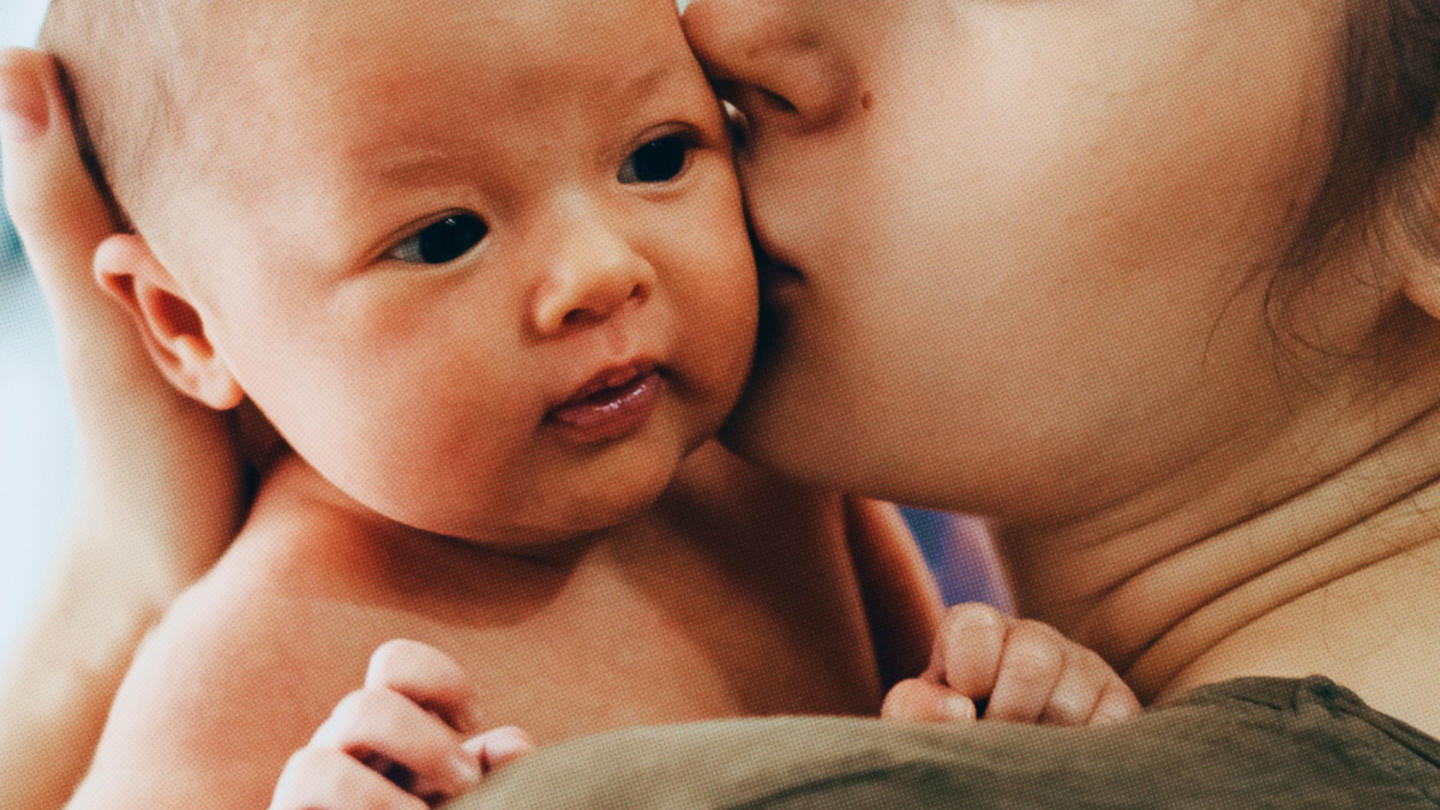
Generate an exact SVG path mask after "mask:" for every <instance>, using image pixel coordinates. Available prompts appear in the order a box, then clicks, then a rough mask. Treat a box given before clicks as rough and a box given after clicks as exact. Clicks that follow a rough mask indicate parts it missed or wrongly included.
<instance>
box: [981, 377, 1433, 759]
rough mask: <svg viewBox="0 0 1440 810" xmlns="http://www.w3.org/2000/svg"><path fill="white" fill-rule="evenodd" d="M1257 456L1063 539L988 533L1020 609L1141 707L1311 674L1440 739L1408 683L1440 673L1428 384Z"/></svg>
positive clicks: (1236, 453)
mask: <svg viewBox="0 0 1440 810" xmlns="http://www.w3.org/2000/svg"><path fill="white" fill-rule="evenodd" d="M1420 377H1424V378H1425V379H1420ZM1257 446H1259V447H1260V448H1261V449H1260V450H1259V451H1256V450H1255V449H1254V448H1253V447H1252V448H1227V449H1223V450H1221V451H1219V452H1217V453H1215V454H1214V455H1213V457H1212V458H1210V459H1207V462H1211V463H1209V464H1208V465H1201V466H1198V467H1197V468H1196V469H1194V470H1191V471H1187V474H1186V475H1183V476H1180V477H1176V478H1173V479H1171V480H1169V481H1166V482H1164V483H1163V484H1162V485H1158V486H1156V487H1155V488H1153V489H1152V490H1150V491H1148V492H1146V493H1143V494H1142V495H1141V496H1140V497H1137V498H1133V499H1130V500H1128V501H1127V502H1126V503H1124V504H1121V505H1119V506H1117V507H1114V508H1111V509H1109V510H1107V511H1106V512H1105V513H1103V514H1096V515H1091V516H1089V517H1087V518H1086V519H1084V520H1082V521H1076V522H1072V523H1069V524H1067V525H1066V526H1063V527H1044V528H1035V527H1028V528H1027V527H1018V526H1012V527H1000V528H999V529H998V531H997V539H998V540H999V543H1000V546H1001V548H1002V553H1003V554H1004V556H1005V558H1006V562H1007V564H1008V566H1009V569H1010V573H1011V576H1012V578H1013V584H1014V586H1015V590H1016V598H1017V602H1018V604H1019V606H1020V609H1021V610H1022V612H1024V613H1025V614H1027V615H1031V616H1035V617H1036V618H1040V619H1044V620H1046V621H1049V622H1052V623H1054V624H1055V625H1056V626H1058V627H1060V628H1061V629H1062V630H1064V631H1066V632H1067V633H1069V634H1071V635H1072V636H1073V637H1074V638H1076V639H1077V640H1078V641H1080V642H1082V643H1085V644H1088V645H1090V646H1092V647H1093V648H1095V649H1096V650H1097V651H1098V652H1100V653H1101V654H1102V655H1103V656H1105V658H1106V659H1107V660H1109V661H1110V662H1111V663H1112V664H1113V665H1114V666H1116V667H1117V669H1119V670H1120V671H1121V672H1122V673H1123V674H1124V675H1125V676H1126V679H1127V680H1128V681H1129V682H1130V683H1131V685H1132V686H1133V687H1134V688H1135V689H1136V691H1137V692H1138V693H1139V694H1140V695H1141V697H1142V699H1146V700H1151V699H1155V698H1157V697H1163V696H1167V695H1170V694H1173V693H1176V692H1178V691H1182V690H1184V689H1187V688H1190V687H1193V686H1198V685H1201V684H1203V683H1209V682H1214V681H1219V680H1224V679H1227V678H1233V677H1240V676H1245V675H1283V676H1302V675H1307V674H1312V673H1319V674H1324V675H1329V676H1331V677H1334V678H1336V679H1337V680H1341V681H1342V682H1344V683H1346V684H1347V685H1350V686H1352V688H1355V689H1357V690H1358V691H1360V693H1361V696H1362V697H1364V698H1365V699H1367V700H1368V701H1370V702H1371V703H1372V704H1373V705H1376V706H1377V707H1379V708H1381V709H1382V710H1386V711H1392V712H1393V713H1395V714H1397V716H1400V717H1402V719H1407V720H1410V721H1411V722H1412V723H1415V724H1416V725H1419V726H1420V727H1422V728H1425V729H1427V730H1429V731H1432V732H1434V731H1437V730H1440V711H1434V710H1430V709H1428V708H1426V707H1423V706H1421V705H1420V704H1419V703H1417V702H1415V701H1414V699H1413V696H1414V695H1415V694H1417V692H1421V691H1422V690H1417V689H1416V688H1415V686H1416V684H1415V683H1414V678H1413V677H1411V675H1412V674H1413V673H1415V672H1433V671H1434V670H1435V668H1436V667H1440V632H1437V630H1440V588H1435V587H1434V581H1435V577H1434V572H1435V571H1436V570H1440V375H1436V374H1434V373H1431V372H1429V371H1428V370H1426V371H1423V372H1421V373H1420V374H1417V375H1415V378H1414V379H1409V380H1402V381H1401V382H1400V383H1398V384H1395V385H1394V386H1393V387H1391V388H1389V389H1387V391H1386V393H1385V395H1384V396H1383V397H1379V396H1378V395H1375V396H1372V397H1368V398H1362V397H1355V396H1347V397H1346V398H1345V404H1344V405H1343V406H1341V405H1334V404H1333V403H1332V404H1330V405H1327V406H1323V407H1316V408H1313V409H1310V410H1309V411H1308V412H1306V413H1299V414H1295V415H1294V418H1292V419H1290V420H1288V423H1287V425H1286V427H1285V429H1284V430H1282V431H1280V432H1278V433H1276V434H1274V435H1272V436H1270V437H1268V438H1267V439H1266V440H1265V441H1263V442H1258V443H1257ZM1227 456H1228V458H1227ZM1176 504H1179V505H1178V506H1177V505H1176ZM1412 704H1413V705H1412ZM1431 713H1433V714H1434V716H1433V717H1430V716H1429V714H1431Z"/></svg>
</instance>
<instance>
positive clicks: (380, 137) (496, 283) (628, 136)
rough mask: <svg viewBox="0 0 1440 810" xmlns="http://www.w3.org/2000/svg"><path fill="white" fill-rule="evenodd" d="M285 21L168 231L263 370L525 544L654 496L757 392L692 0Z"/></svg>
mask: <svg viewBox="0 0 1440 810" xmlns="http://www.w3.org/2000/svg"><path fill="white" fill-rule="evenodd" d="M276 5H279V4H276ZM247 13H248V12H247ZM258 14H259V16H260V17H263V19H256V20H249V21H247V34H246V36H243V37H242V36H240V35H238V34H237V39H236V44H235V46H234V47H233V49H232V51H231V56H232V58H233V64H230V65H227V66H225V68H224V71H225V80H224V81H223V82H222V81H217V82H216V83H215V85H214V87H213V94H212V95H210V96H209V97H208V98H207V99H205V100H204V102H203V105H202V106H203V109H200V110H195V111H193V113H194V114H195V115H197V116H199V121H200V125H199V126H198V128H196V129H195V135H194V139H193V141H194V143H195V144H196V149H195V151H194V154H193V155H191V158H192V159H193V161H194V165H197V166H204V167H205V171H204V172H203V173H197V174H199V175H200V176H198V177H196V179H195V181H194V182H193V183H191V184H189V186H188V187H186V188H183V189H181V190H180V191H179V197H178V198H177V199H179V200H180V201H181V203H182V205H179V206H176V207H175V210H178V211H180V212H181V213H179V214H175V215H172V216H171V217H170V219H169V220H168V224H169V225H170V227H168V228H166V229H164V232H163V233H160V234H159V235H158V237H157V236H156V235H151V234H147V238H148V239H149V242H150V243H151V246H152V249H153V250H154V251H155V253H156V255H157V256H158V257H159V258H160V259H161V261H162V262H163V263H164V264H165V265H166V266H168V267H172V268H180V269H181V270H180V272H177V276H179V277H180V279H181V281H182V283H183V284H184V286H185V288H186V290H185V291H186V293H187V295H188V297H189V299H190V300H191V301H192V303H194V304H195V305H196V308H197V310H198V311H199V313H200V315H201V318H202V320H203V322H204V325H205V329H206V336H207V337H208V338H209V339H210V341H211V342H212V343H213V344H214V346H215V347H216V349H217V352H218V353H219V355H220V356H221V357H222V358H223V360H224V362H225V363H226V365H227V366H228V368H229V369H230V371H231V372H232V373H233V375H234V377H235V379H236V380H237V381H238V382H239V383H240V385H241V387H243V388H244V390H245V391H246V392H247V393H248V394H249V395H250V396H251V397H252V398H253V399H254V400H255V401H256V402H257V404H258V405H259V406H260V407H261V409H262V410H263V411H264V412H265V413H266V414H267V415H268V416H269V417H270V419H271V420H272V421H273V423H274V424H275V425H276V426H277V427H278V428H279V430H280V431H281V432H282V433H283V434H284V435H285V437H286V438H287V439H288V440H289V441H290V442H291V444H292V445H293V446H294V447H295V449H296V450H297V451H298V452H299V453H300V454H301V455H302V456H304V457H305V458H306V459H307V460H308V461H309V462H310V463H311V464H313V465H314V466H315V467H316V468H317V469H318V470H319V471H320V472H321V473H322V474H324V475H325V476H326V477H328V478H329V479H330V480H331V481H332V482H334V483H336V484H337V485H338V486H339V487H340V488H341V489H343V490H344V491H345V492H346V493H348V494H349V495H351V496H352V497H354V498H356V499H357V500H359V501H360V502H362V503H364V504H365V505H367V506H369V507H371V508H373V509H375V510H377V511H379V512H380V513H382V514H384V515H386V516H388V517H391V518H394V519H397V520H399V521H402V522H404V523H408V524H411V525H414V526H417V527H420V528H423V529H426V530H430V531H436V532H442V533H446V534H451V535H457V536H461V537H467V538H471V539H486V540H496V541H501V542H524V541H527V540H530V539H533V538H543V537H549V536H552V535H553V534H554V533H557V532H561V533H574V532H577V531H583V530H588V529H594V528H597V527H600V526H604V525H607V524H610V523H613V522H615V521H617V520H619V519H622V518H623V517H624V516H625V515H626V514H627V513H628V512H629V511H630V510H633V509H634V508H636V507H638V506H641V505H643V504H645V503H647V502H648V501H650V500H652V499H653V498H655V497H656V496H657V495H658V494H659V493H660V491H661V490H662V489H663V488H664V487H665V486H666V484H667V483H668V482H669V480H670V478H671V476H672V475H673V473H674V471H675V468H676V465H677V464H678V463H679V461H680V460H681V459H682V457H684V456H685V455H686V453H688V452H689V451H690V450H692V449H693V448H695V447H696V446H697V445H698V444H699V443H700V442H702V441H703V440H704V439H706V438H707V437H709V436H710V435H712V434H713V432H714V431H715V430H716V429H717V428H718V427H719V425H720V424H721V422H722V421H723V419H724V417H725V415H726V414H727V413H728V411H729V409H730V408H731V406H732V405H733V403H734V400H735V398H736V397H737V396H738V394H739V390H740V387H741V385H742V384H743V382H744V378H745V375H746V373H747V371H748V369H749V364H750V360H751V357H752V351H753V335H754V328H755V312H756V309H757V307H756V294H755V270H754V264H753V259H752V257H751V253H750V246H749V242H748V238H747V235H746V229H745V223H744V218H743V213H742V211H741V201H740V195H739V190H738V186H737V183H736V181H735V178H734V177H733V174H732V163H731V155H730V151H729V144H728V141H727V133H726V131H725V128H724V126H723V122H722V117H721V115H720V111H719V109H718V105H717V102H716V101H715V99H714V97H713V95H712V94H711V92H710V89H709V87H708V85H707V83H706V81H705V79H704V77H703V75H702V73H701V71H700V69H699V67H698V65H697V64H696V62H695V61H694V58H693V56H692V55H691V53H690V51H689V50H688V48H687V47H686V44H685V41H684V38H683V35H682V33H681V30H680V26H679V21H678V19H677V15H676V11H675V6H674V4H673V1H672V0H585V1H584V2H484V1H483V0H481V1H479V2H477V0H417V2H411V3H403V4H394V3H384V2H362V3H353V2H328V0H304V2H299V3H294V4H284V8H283V9H277V10H273V11H272V10H269V9H267V10H266V11H265V12H263V13H258Z"/></svg>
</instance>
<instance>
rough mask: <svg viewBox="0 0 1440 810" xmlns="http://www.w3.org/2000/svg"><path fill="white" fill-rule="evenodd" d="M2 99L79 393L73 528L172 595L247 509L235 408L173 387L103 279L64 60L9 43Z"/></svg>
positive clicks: (133, 580)
mask: <svg viewBox="0 0 1440 810" xmlns="http://www.w3.org/2000/svg"><path fill="white" fill-rule="evenodd" d="M0 110H3V117H0V121H3V130H0V145H3V158H4V180H5V202H6V206H7V208H8V209H9V211H10V215H11V217H12V218H13V219H14V222H15V226H16V229H17V231H18V232H19V234H20V238H21V241H22V242H23V243H24V245H25V251H26V253H27V254H28V256H29V258H30V262H31V265H32V267H33V268H34V270H35V274H36V276H37V277H38V278H39V280H40V284H41V286H42V287H43V288H44V290H45V293H46V297H47V299H48V301H49V303H50V308H51V313H52V315H53V317H54V322H55V326H56V329H57V332H58V335H59V347H60V354H61V359H62V361H63V363H64V366H65V372H66V377H67V378H68V381H69V384H70V391H71V395H72V397H73V399H74V406H75V416H76V421H77V428H78V433H79V439H80V451H81V464H80V482H79V483H80V487H79V489H78V491H79V493H80V499H79V502H78V503H77V505H76V510H75V514H74V517H75V519H76V520H77V521H78V523H77V524H76V531H77V532H78V535H77V538H78V539H80V541H81V542H85V543H89V544H91V545H92V551H94V552H96V553H98V554H99V555H100V556H102V557H105V558H107V563H108V565H107V566H106V569H105V570H106V571H108V572H110V573H109V575H111V576H113V575H114V574H116V573H123V574H125V575H128V577H129V581H128V585H129V586H133V587H138V588H140V589H142V590H143V591H144V592H145V594H146V596H147V598H149V599H151V600H152V601H153V602H154V603H155V604H156V606H157V607H163V606H164V605H165V604H167V603H168V602H169V599H170V598H171V597H173V596H174V595H175V594H176V593H177V592H178V591H179V590H181V589H183V588H184V587H185V586H186V585H188V584H189V583H190V582H191V581H193V580H194V579H195V578H196V577H198V576H199V575H200V574H202V573H204V572H205V571H206V570H207V569H208V568H209V567H210V566H211V565H212V564H213V563H214V562H215V560H216V559H217V558H218V557H219V555H220V552H221V551H223V550H224V548H225V546H226V545H227V544H228V543H229V541H230V540H231V538H232V537H233V536H234V534H235V531H236V528H237V526H238V523H239V520H240V518H241V516H242V515H241V513H242V510H243V507H244V504H243V497H244V493H243V486H242V472H243V467H242V462H241V456H240V453H239V451H238V450H237V442H236V440H235V430H234V427H233V425H232V420H231V418H230V417H228V416H227V415H222V414H217V413H215V412H213V411H210V410H208V409H206V408H204V407H203V406H201V405H199V404H198V403H195V402H193V401H191V400H189V399H186V398H185V397H183V396H181V395H180V394H179V393H178V392H176V391H175V390H174V389H173V388H171V387H170V386H169V385H168V384H167V383H166V381H165V380H164V378H162V377H161V375H160V373H159V371H157V370H156V368H155V366H154V364H153V363H151V361H150V358H149V356H148V355H147V353H146V350H145V348H144V345H143V344H142V342H141V341H140V339H139V336H138V334H137V332H136V330H135V328H134V327H133V326H132V325H131V324H130V322H129V320H128V317H127V316H126V315H125V314H124V312H123V311H122V310H121V309H120V308H119V307H118V306H116V305H114V304H113V303H112V302H110V301H109V300H107V299H106V298H105V296H104V294H103V293H102V292H101V291H100V289H99V287H98V285H97V284H96V283H95V279H94V276H93V272H92V265H93V261H94V257H95V250H96V248H97V247H98V246H99V245H100V243H101V242H102V241H103V240H104V239H105V237H107V236H109V235H111V234H112V233H114V232H115V231H116V230H117V225H116V222H115V220H114V218H113V217H112V216H111V212H110V211H109V210H108V209H107V206H106V203H105V201H104V198H103V197H102V195H101V194H100V193H99V192H98V191H97V189H96V188H95V185H94V183H93V182H92V180H91V177H90V175H89V173H88V172H87V171H86V170H85V167H84V165H83V164H82V162H81V160H80V155H79V150H78V149H77V147H76V143H75V139H74V137H73V135H72V132H73V130H72V127H71V121H70V113H69V110H68V104H67V103H66V101H65V96H64V94H63V91H62V88H61V84H60V81H59V71H58V69H57V67H56V65H55V63H54V61H53V60H52V59H51V58H50V57H48V56H46V55H45V54H41V53H37V52H34V51H24V50H9V51H5V52H3V53H0ZM110 565H113V566H116V568H113V569H112V568H110Z"/></svg>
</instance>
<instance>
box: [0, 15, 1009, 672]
mask: <svg viewBox="0 0 1440 810" xmlns="http://www.w3.org/2000/svg"><path fill="white" fill-rule="evenodd" d="M685 1H686V0H681V2H682V5H683V3H684V2H685ZM46 2H47V0H0V46H9V45H27V46H28V45H31V44H32V43H33V42H34V40H35V36H36V34H37V33H38V31H39V28H40V21H41V19H42V17H43V15H44V10H45V5H46ZM74 473H75V437H74V432H73V428H72V426H71V415H70V406H69V401H68V398H67V396H66V392H65V383H64V380H63V378H62V376H61V373H60V368H59V362H58V359H57V357H56V353H55V348H54V344H53V339H52V335H51V331H50V322H49V319H48V317H47V315H46V309H45V304H44V301H43V299H42V297H41V294H40V290H39V288H38V287H37V286H36V284H35V280H34V277H33V276H32V275H31V273H30V271H29V268H28V266H27V265H26V262H25V258H24V254H23V251H22V249H21V246H20V242H19V240H18V239H17V238H16V236H15V232H14V229H13V228H12V227H11V225H10V221H9V218H8V216H6V215H5V214H4V208H3V201H0V661H3V659H4V658H5V657H6V653H8V651H9V650H10V649H11V647H12V646H13V645H14V643H15V642H16V640H17V637H18V636H19V633H20V631H21V629H22V628H23V626H24V623H25V621H26V618H27V617H28V616H29V614H30V611H31V610H32V608H33V606H34V605H35V604H36V602H37V600H38V599H39V596H40V593H41V590H42V589H43V587H44V586H45V584H46V582H47V578H48V575H49V571H50V568H51V566H52V565H53V562H54V560H55V555H56V552H57V550H58V548H59V540H60V535H61V531H62V529H63V526H64V519H65V509H66V506H67V505H68V504H69V501H70V497H71V494H72V486H73V480H74ZM906 517H907V519H908V520H909V521H910V524H911V526H912V528H914V529H915V530H916V535H917V537H919V539H920V540H921V546H922V548H923V549H924V551H925V554H926V559H927V560H928V561H929V562H930V564H931V567H932V568H933V569H935V571H936V573H937V575H938V577H939V579H940V581H941V586H942V590H943V591H944V595H945V597H946V600H947V601H948V602H950V603H952V604H953V603H955V602H960V601H970V600H980V601H989V602H992V603H995V604H999V605H1001V606H1005V605H1006V600H1005V596H1004V594H1003V592H1002V591H1001V590H1000V589H999V587H998V585H997V579H996V577H995V570H996V569H995V565H994V562H993V559H992V558H991V556H990V552H989V548H988V545H987V544H986V542H985V540H984V538H983V534H982V533H981V531H980V529H979V527H978V525H977V524H975V523H973V522H970V521H965V520H963V519H957V518H952V517H951V516H947V515H939V514H936V513H931V512H922V511H919V510H907V513H906Z"/></svg>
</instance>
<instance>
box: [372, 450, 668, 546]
mask: <svg viewBox="0 0 1440 810" xmlns="http://www.w3.org/2000/svg"><path fill="white" fill-rule="evenodd" d="M681 460H682V459H681V458H677V459H675V460H673V461H672V462H670V463H668V464H650V465H646V468H645V469H644V470H643V471H638V472H637V473H635V474H629V475H610V476H586V477H585V480H581V481H574V480H573V479H572V480H571V481H569V482H566V483H567V486H554V487H541V488H538V489H535V490H530V491H524V490H521V491H515V492H513V493H512V494H511V495H509V496H507V497H504V498H491V497H482V495H481V494H480V493H475V494H474V495H473V497H471V498H468V499H465V498H461V499H458V500H461V501H465V502H468V503H469V504H470V505H471V507H470V508H461V509H457V508H455V507H454V506H453V505H451V504H436V505H435V506H434V508H420V509H416V508H414V507H413V501H412V502H411V504H412V505H411V506H410V508H406V507H405V506H397V505H395V504H396V502H397V501H400V499H399V498H394V497H392V498H387V499H385V501H384V502H381V501H379V500H378V499H373V498H366V499H364V500H363V501H360V503H363V504H364V506H365V507H366V508H367V509H369V510H372V511H373V512H374V513H375V514H376V515H378V516H380V517H382V518H384V519H385V520H388V521H391V522H393V523H398V524H401V525H402V526H405V527H408V528H410V529H414V530H417V531H420V532H425V533H427V534H432V535H437V536H443V537H447V538H452V539H456V540H462V541H464V542H466V543H469V544H472V545H475V546H478V547H481V548H485V549H489V550H494V551H501V552H517V553H527V552H528V553H544V552H545V551H546V550H547V549H553V550H556V551H563V550H564V549H566V548H569V547H573V546H574V545H575V544H577V543H583V542H585V541H587V540H591V539H595V538H597V537H599V536H601V535H604V534H605V533H606V532H609V531H611V530H613V529H616V528H620V527H623V526H625V525H627V524H630V523H633V522H634V521H635V520H637V519H638V518H641V517H642V516H643V515H645V514H646V513H647V512H648V511H649V510H650V509H652V508H653V507H654V506H655V504H656V503H657V502H658V501H659V500H660V499H661V498H662V496H663V495H664V494H665V491H666V490H667V489H668V488H669V487H670V485H671V483H672V482H673V481H674V479H675V476H676V473H677V471H678V469H679V466H680V462H681Z"/></svg>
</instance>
